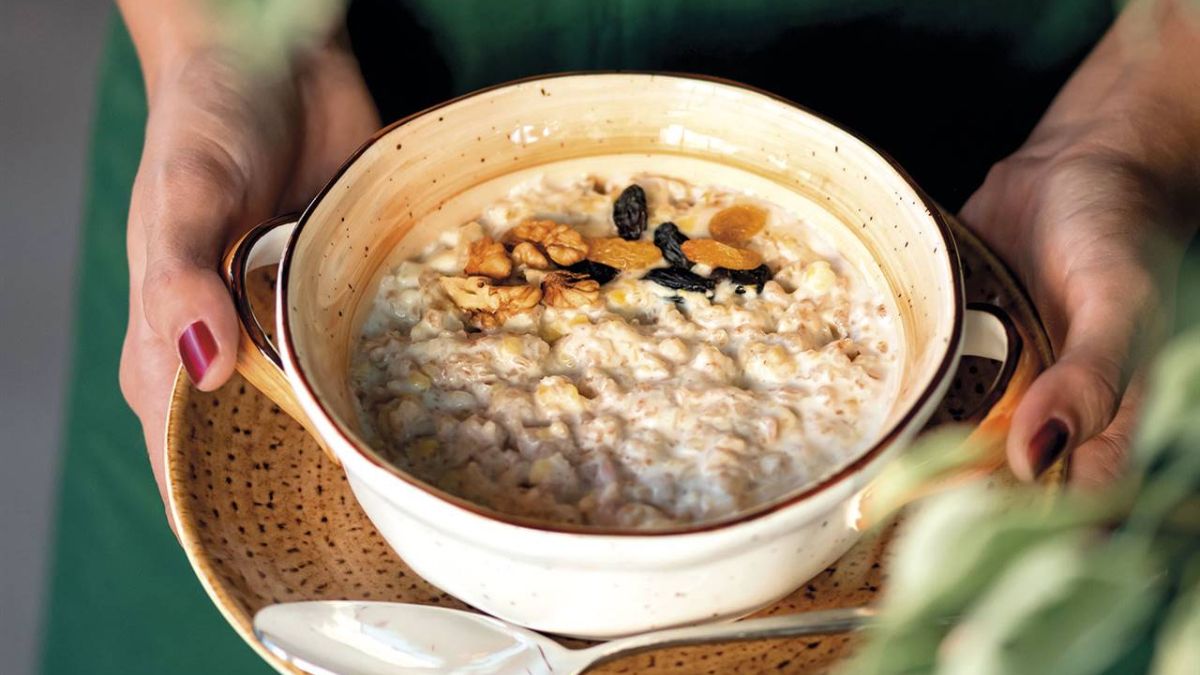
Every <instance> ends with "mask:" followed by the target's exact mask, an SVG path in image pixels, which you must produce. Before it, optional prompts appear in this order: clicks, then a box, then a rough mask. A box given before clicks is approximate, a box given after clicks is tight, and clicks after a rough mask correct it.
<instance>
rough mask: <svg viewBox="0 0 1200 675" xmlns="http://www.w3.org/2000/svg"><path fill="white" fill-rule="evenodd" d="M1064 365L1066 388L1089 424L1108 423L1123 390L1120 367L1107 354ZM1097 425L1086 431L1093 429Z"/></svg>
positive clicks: (1100, 425) (1103, 424)
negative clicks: (1083, 412)
mask: <svg viewBox="0 0 1200 675" xmlns="http://www.w3.org/2000/svg"><path fill="white" fill-rule="evenodd" d="M1062 365H1063V366H1065V379H1066V383H1067V388H1066V391H1068V392H1070V393H1071V394H1073V397H1074V398H1075V400H1076V401H1077V402H1078V404H1079V405H1081V406H1082V407H1083V408H1084V409H1085V410H1086V411H1088V412H1089V413H1090V415H1091V417H1092V420H1091V421H1090V425H1091V426H1096V425H1099V428H1103V426H1105V425H1107V424H1108V423H1109V421H1111V420H1112V418H1113V416H1114V415H1115V414H1116V411H1117V405H1118V402H1119V401H1120V397H1121V390H1122V377H1121V372H1122V367H1121V364H1120V363H1118V362H1117V360H1116V359H1114V358H1112V357H1109V356H1102V355H1091V356H1089V357H1088V359H1087V360H1086V361H1085V360H1076V361H1073V362H1070V363H1064V364H1062ZM1097 430H1098V429H1092V430H1091V431H1088V430H1084V431H1085V433H1095V431H1097Z"/></svg>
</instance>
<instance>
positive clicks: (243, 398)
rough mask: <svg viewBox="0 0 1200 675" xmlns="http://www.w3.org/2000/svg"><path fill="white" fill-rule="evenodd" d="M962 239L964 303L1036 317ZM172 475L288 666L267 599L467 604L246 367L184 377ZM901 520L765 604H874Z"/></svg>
mask: <svg viewBox="0 0 1200 675" xmlns="http://www.w3.org/2000/svg"><path fill="white" fill-rule="evenodd" d="M956 239H957V241H958V245H959V249H960V251H959V253H960V256H961V258H962V263H963V273H964V276H965V278H966V286H967V300H968V302H974V301H982V302H989V303H992V304H995V305H998V306H1000V307H1002V308H1004V309H1006V310H1007V311H1008V312H1009V313H1010V315H1011V316H1013V318H1014V319H1017V320H1018V321H1019V322H1020V323H1022V324H1023V325H1027V326H1029V325H1037V323H1036V320H1034V319H1033V318H1032V317H1033V313H1032V310H1031V309H1030V307H1029V305H1028V303H1027V301H1026V300H1025V298H1024V295H1023V294H1022V293H1021V292H1020V291H1019V290H1018V289H1017V286H1016V285H1015V282H1014V281H1013V280H1012V277H1011V275H1009V274H1008V272H1007V271H1006V270H1005V269H1004V267H1003V265H1001V264H1000V263H999V261H998V260H997V259H996V258H995V257H994V256H993V255H991V253H990V252H988V251H987V250H986V249H985V248H984V247H983V246H982V244H981V243H980V242H979V241H978V240H977V239H976V238H975V237H974V236H972V235H970V234H969V233H967V232H965V231H963V230H962V229H961V228H957V230H956ZM271 274H273V271H272V273H271ZM258 285H259V286H260V287H261V288H260V289H259V290H260V292H259V293H257V295H258V296H259V298H258V300H259V302H258V303H257V304H259V305H260V307H259V308H258V311H259V316H263V317H265V316H269V313H270V300H269V299H270V297H271V293H272V291H273V285H274V284H273V276H269V275H267V274H264V275H263V276H262V277H261V278H260V279H259V282H258ZM264 323H265V324H266V325H273V322H272V323H266V322H264ZM1028 338H1029V336H1027V340H1026V347H1027V348H1032V349H1033V350H1034V351H1035V352H1036V353H1037V354H1038V355H1039V357H1040V358H1041V360H1042V363H1043V364H1047V363H1049V362H1050V358H1051V357H1050V349H1049V346H1048V343H1047V342H1046V340H1045V336H1044V335H1040V334H1039V335H1036V336H1032V340H1030V339H1028ZM1031 343H1032V344H1031ZM997 371H998V365H997V364H996V363H994V362H990V361H986V360H982V359H974V358H969V357H968V358H964V359H963V365H962V367H961V368H960V371H959V373H958V375H957V376H956V378H955V379H954V382H953V383H952V385H951V389H950V393H949V394H948V395H947V397H946V398H945V400H944V401H943V402H942V404H941V408H940V409H939V411H938V413H937V414H935V415H934V417H933V418H932V421H931V422H930V425H931V426H936V425H938V424H943V423H946V422H947V421H950V420H956V419H963V418H965V417H969V416H970V414H971V411H973V410H974V409H976V408H978V407H979V405H980V404H981V403H982V402H983V401H984V399H985V398H986V397H987V395H988V393H989V391H990V384H991V382H992V380H993V379H994V378H995V376H996V373H997ZM1061 474H1062V472H1061V469H1060V468H1056V469H1055V471H1054V472H1052V475H1051V477H1050V480H1052V481H1056V482H1057V481H1058V480H1059V476H1061ZM167 476H168V486H169V492H170V497H171V509H172V512H173V513H174V516H175V522H176V524H177V526H178V530H179V537H180V540H181V541H182V544H183V547H184V550H185V551H186V552H187V556H188V559H189V560H190V561H191V564H192V567H193V568H194V569H195V571H196V575H197V576H198V577H199V579H200V582H201V584H203V585H204V588H205V590H206V591H208V594H209V596H210V597H211V598H212V600H213V602H214V603H216V605H217V607H218V608H219V609H220V610H221V613H222V614H223V615H224V616H225V618H226V619H227V620H228V621H229V623H230V625H231V626H233V628H234V630H236V631H237V632H238V633H239V634H240V635H241V636H242V637H243V638H244V639H245V640H246V641H247V642H248V643H249V644H250V645H251V646H252V647H253V648H254V649H255V651H257V652H258V653H259V654H260V655H261V656H262V657H263V658H264V659H266V660H267V662H268V663H270V664H271V665H272V666H273V667H274V668H276V669H277V670H279V671H280V672H297V671H294V670H293V669H291V668H290V667H289V666H287V665H285V664H284V663H283V662H281V661H280V660H278V659H277V658H276V657H274V656H272V655H271V654H269V653H268V652H267V651H266V650H265V649H263V647H262V646H261V645H260V644H259V643H258V641H257V640H255V639H254V636H253V633H252V631H251V617H252V616H253V615H254V612H256V611H257V610H258V609H260V608H261V607H263V606H265V605H268V604H271V603H275V602H286V601H295V600H322V599H329V600H332V599H353V600H358V599H369V600H393V601H399V602H415V603H423V604H434V605H440V606H445V607H455V608H459V609H470V608H469V607H467V606H465V605H464V604H462V603H461V602H459V601H457V600H455V599H454V598H453V597H450V596H448V595H446V594H445V593H442V592H440V591H439V590H438V589H437V588H434V587H433V586H431V585H430V584H428V583H427V582H425V581H424V580H423V579H421V578H420V577H418V576H417V575H416V574H414V573H413V572H412V571H411V570H409V569H408V568H407V567H406V566H405V564H404V562H403V561H401V560H400V558H399V557H398V556H397V555H396V554H395V553H394V552H392V550H391V549H390V548H389V547H388V545H387V544H386V543H385V542H384V540H383V538H382V537H380V536H379V534H378V532H376V531H375V528H374V527H373V526H372V525H371V522H370V521H369V520H367V517H366V516H365V515H364V514H363V513H362V511H361V510H360V509H359V507H358V506H357V504H356V503H355V501H354V497H353V495H352V494H351V492H350V488H349V486H348V485H347V483H346V480H345V477H344V475H343V474H342V471H341V469H340V468H339V467H337V466H335V465H334V464H333V463H332V462H330V461H329V459H328V458H327V457H326V456H325V454H324V453H323V452H322V451H321V449H320V448H319V447H318V446H317V444H316V442H314V441H313V440H312V439H311V438H310V437H308V435H307V434H306V433H305V431H304V430H303V428H302V427H301V426H300V425H299V424H298V423H296V422H295V421H293V420H292V419H291V418H290V417H288V416H287V415H286V414H285V413H283V412H282V411H281V410H280V409H279V408H278V407H277V406H275V405H274V404H273V403H271V401H270V400H268V399H267V398H266V397H264V396H263V395H261V394H260V393H259V392H258V391H257V390H255V389H254V388H253V387H251V386H250V385H248V384H246V383H245V382H244V381H243V380H242V379H241V378H240V377H237V376H235V377H234V378H233V379H232V380H231V381H230V382H229V383H228V384H227V385H226V386H224V387H223V388H221V389H220V390H218V391H215V392H212V393H205V392H200V391H196V390H195V389H193V388H192V387H191V386H189V385H188V383H187V379H186V378H185V377H183V376H180V377H179V378H178V380H177V382H176V386H175V390H174V394H173V396H172V400H171V413H170V421H169V424H168V429H167ZM1003 479H1004V477H1003V476H998V477H997V480H1003ZM893 529H894V527H887V528H883V529H882V530H880V531H878V532H875V533H873V534H871V535H868V536H867V537H864V538H863V539H862V540H861V541H860V542H859V543H858V545H856V546H855V547H854V548H853V549H852V550H851V551H850V552H849V553H847V554H846V555H845V556H844V557H842V558H841V559H840V560H839V561H838V562H837V563H835V564H834V565H833V566H831V567H830V568H829V569H827V570H826V571H825V572H823V573H822V574H820V575H818V576H817V577H816V578H815V579H813V580H812V581H810V582H809V583H808V584H806V585H805V586H804V587H802V588H800V589H798V590H796V592H795V593H793V594H792V595H790V596H789V597H787V598H785V599H783V600H781V601H780V602H778V603H776V604H775V605H774V606H772V607H770V608H768V609H765V610H763V611H762V612H760V613H759V614H760V615H772V614H787V613H793V612H802V611H807V610H813V609H822V608H830V607H849V606H855V605H861V604H865V603H868V602H871V601H872V600H873V599H874V598H875V596H876V594H877V593H878V592H879V589H880V586H881V584H882V583H884V577H885V568H886V565H885V562H886V552H887V547H888V541H889V539H890V537H891V533H892V531H893ZM564 643H566V644H570V645H572V646H574V645H578V644H581V643H578V642H575V641H564ZM852 646H853V637H851V636H846V635H836V636H825V637H810V638H800V639H783V640H764V641H759V642H746V643H739V644H728V645H720V644H717V645H711V646H705V647H688V648H677V649H666V650H661V651H656V652H649V653H644V654H639V655H635V656H630V657H627V658H624V659H621V660H618V661H612V662H609V663H606V664H604V665H603V666H601V667H599V668H598V669H597V670H596V672H604V673H625V672H648V673H714V674H716V673H734V672H736V673H758V672H814V673H817V672H825V671H827V670H829V669H830V668H831V667H832V665H833V664H835V663H836V662H837V661H838V660H839V659H841V658H843V657H844V656H845V655H846V654H848V653H849V650H850V649H851V648H852Z"/></svg>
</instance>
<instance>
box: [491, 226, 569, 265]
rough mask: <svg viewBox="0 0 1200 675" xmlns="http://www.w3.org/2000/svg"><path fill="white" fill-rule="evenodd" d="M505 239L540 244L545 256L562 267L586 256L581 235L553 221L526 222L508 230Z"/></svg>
mask: <svg viewBox="0 0 1200 675" xmlns="http://www.w3.org/2000/svg"><path fill="white" fill-rule="evenodd" d="M505 238H506V239H508V240H509V241H515V242H521V241H528V242H533V243H535V244H541V246H542V248H543V249H545V251H546V255H548V256H550V259H551V260H553V261H554V262H556V263H558V264H559V265H562V266H564V267H565V266H567V265H574V264H575V263H577V262H579V261H580V260H583V259H584V258H586V257H587V254H588V245H587V242H586V241H584V239H583V235H581V234H579V233H578V232H576V231H575V230H572V229H571V228H570V226H568V225H563V224H562V223H556V222H554V221H553V220H538V219H531V220H526V221H525V222H523V223H521V224H519V225H517V226H516V227H514V228H512V229H511V230H509V231H508V233H507V234H506V235H505Z"/></svg>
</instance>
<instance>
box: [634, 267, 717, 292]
mask: <svg viewBox="0 0 1200 675" xmlns="http://www.w3.org/2000/svg"><path fill="white" fill-rule="evenodd" d="M642 278H643V279H645V280H647V281H653V282H654V283H656V284H658V285H659V286H666V287H667V288H670V289H674V290H680V291H696V292H697V293H705V292H708V291H711V290H712V289H713V288H714V287H715V286H716V285H717V284H716V282H715V281H713V280H712V279H708V278H705V277H702V276H700V275H699V274H696V273H695V272H692V271H691V270H685V269H680V268H678V267H660V268H658V269H653V270H650V271H649V272H647V273H646V276H644V277H642Z"/></svg>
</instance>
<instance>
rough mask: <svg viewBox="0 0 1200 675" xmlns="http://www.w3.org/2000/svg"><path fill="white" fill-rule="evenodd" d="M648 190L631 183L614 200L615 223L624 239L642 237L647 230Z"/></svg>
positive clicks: (613, 213) (618, 232) (613, 214)
mask: <svg viewBox="0 0 1200 675" xmlns="http://www.w3.org/2000/svg"><path fill="white" fill-rule="evenodd" d="M646 214H647V211H646V191H645V190H643V189H642V186H640V185H630V186H629V187H627V188H625V189H624V190H622V191H621V196H619V197H617V201H615V202H613V212H612V216H613V223H615V224H616V226H617V234H619V235H621V238H622V239H628V240H630V241H633V240H634V239H641V238H642V233H643V232H645V231H646V217H647V215H646Z"/></svg>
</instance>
